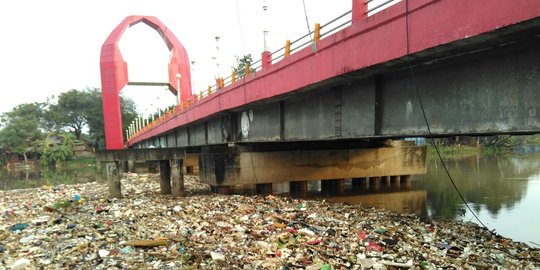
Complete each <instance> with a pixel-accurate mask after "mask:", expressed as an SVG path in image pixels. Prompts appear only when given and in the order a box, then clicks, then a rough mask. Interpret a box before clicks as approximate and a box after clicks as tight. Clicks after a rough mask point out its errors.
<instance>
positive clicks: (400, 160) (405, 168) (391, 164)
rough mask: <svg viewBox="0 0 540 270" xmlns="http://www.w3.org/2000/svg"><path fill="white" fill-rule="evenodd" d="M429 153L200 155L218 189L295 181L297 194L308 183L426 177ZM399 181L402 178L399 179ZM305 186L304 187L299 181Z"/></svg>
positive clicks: (251, 150) (217, 150) (253, 151)
mask: <svg viewBox="0 0 540 270" xmlns="http://www.w3.org/2000/svg"><path fill="white" fill-rule="evenodd" d="M425 158H426V148H425V147H419V146H415V145H414V143H409V142H398V141H396V142H393V143H389V144H385V145H384V146H382V147H376V146H374V147H373V148H354V149H341V148H335V149H300V150H299V149H293V150H279V151H271V150H268V149H261V148H258V147H251V146H249V147H247V146H233V147H228V146H223V147H213V148H210V147H208V148H204V149H203V150H202V152H201V155H200V180H201V182H203V183H207V184H209V185H211V186H213V187H215V188H214V190H219V188H218V187H225V186H234V185H249V184H256V185H257V191H258V192H259V193H269V192H271V190H272V189H271V184H273V183H282V182H290V183H291V184H290V187H291V188H290V191H291V192H298V191H300V192H302V191H303V190H306V189H307V182H306V181H305V180H303V179H323V181H321V188H322V190H323V191H329V190H332V191H334V192H335V191H343V190H344V188H345V180H344V179H351V178H352V179H354V180H353V185H362V183H363V185H367V186H373V187H375V188H376V187H380V185H381V183H382V182H383V180H382V179H384V182H385V183H388V182H389V181H391V179H392V177H393V178H395V179H397V180H395V182H394V183H395V185H399V183H400V177H399V175H414V174H425V173H426V162H425V161H426V159H425ZM396 176H397V177H396ZM297 181H300V182H297Z"/></svg>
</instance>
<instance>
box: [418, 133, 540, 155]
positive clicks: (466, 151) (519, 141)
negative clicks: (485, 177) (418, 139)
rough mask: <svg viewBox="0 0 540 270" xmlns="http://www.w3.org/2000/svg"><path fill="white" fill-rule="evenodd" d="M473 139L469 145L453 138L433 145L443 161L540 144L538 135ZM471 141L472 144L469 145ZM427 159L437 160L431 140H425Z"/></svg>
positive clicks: (437, 141)
mask: <svg viewBox="0 0 540 270" xmlns="http://www.w3.org/2000/svg"><path fill="white" fill-rule="evenodd" d="M468 138H473V139H472V140H469V143H465V144H462V143H460V142H459V140H458V142H456V139H455V138H443V139H440V138H439V139H435V140H434V141H435V144H436V145H437V148H438V150H439V152H440V154H441V156H442V157H443V159H462V158H466V157H469V156H473V155H494V154H501V153H509V152H511V151H513V150H514V149H515V147H517V146H519V145H525V144H540V135H532V136H531V135H529V136H510V135H495V136H484V137H468ZM470 141H473V143H470ZM426 144H427V159H428V160H434V159H439V157H438V156H437V152H436V150H435V147H434V146H433V143H432V141H431V140H427V143H426Z"/></svg>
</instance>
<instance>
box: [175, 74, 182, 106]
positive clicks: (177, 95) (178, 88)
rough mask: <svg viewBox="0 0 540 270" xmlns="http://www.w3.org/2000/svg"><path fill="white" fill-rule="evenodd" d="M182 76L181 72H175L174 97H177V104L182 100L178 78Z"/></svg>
mask: <svg viewBox="0 0 540 270" xmlns="http://www.w3.org/2000/svg"><path fill="white" fill-rule="evenodd" d="M181 77H182V74H180V73H176V91H177V92H176V98H177V99H178V104H180V102H182V99H181V95H182V94H181V91H180V78H181Z"/></svg>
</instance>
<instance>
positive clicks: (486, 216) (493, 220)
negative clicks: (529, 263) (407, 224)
mask: <svg viewBox="0 0 540 270" xmlns="http://www.w3.org/2000/svg"><path fill="white" fill-rule="evenodd" d="M446 163H447V166H448V169H449V171H450V174H451V175H452V178H453V179H454V182H455V184H456V186H457V187H458V188H459V191H460V192H461V194H462V195H463V197H464V198H465V199H466V200H467V203H468V204H469V206H471V208H472V209H473V210H474V211H475V212H476V214H477V215H478V216H479V218H480V219H481V220H482V222H483V223H484V224H486V225H487V226H488V228H489V229H495V230H496V231H497V233H499V234H501V235H503V236H505V237H510V238H512V239H514V240H517V241H522V242H525V243H529V242H530V241H533V242H536V243H540V233H538V231H537V230H538V228H537V227H538V224H540V215H538V210H537V209H538V206H540V153H535V154H513V155H498V156H485V157H479V156H472V157H469V158H465V159H460V160H450V161H446ZM288 188H289V186H288V184H287V183H284V184H279V185H274V190H273V191H274V193H286V194H288V193H289V189H288ZM308 191H309V193H308V194H306V196H300V197H302V198H306V199H325V200H327V201H334V202H344V203H349V204H361V205H363V206H367V207H380V208H386V209H390V210H394V211H398V212H401V211H407V212H412V213H416V214H418V215H421V216H422V215H428V216H431V217H434V218H437V217H442V218H447V219H457V220H464V221H473V222H476V220H475V219H474V217H473V216H472V214H471V213H470V212H468V211H466V210H465V209H466V208H465V205H464V204H463V201H462V200H461V198H460V197H459V195H458V193H457V192H456V191H455V189H454V187H453V186H452V183H451V182H450V180H449V179H448V176H447V175H446V173H445V171H444V168H443V167H442V166H441V164H440V161H438V160H435V161H430V162H428V172H427V174H426V175H417V176H414V177H413V179H412V182H411V184H410V185H405V184H404V183H401V185H400V186H399V187H398V186H397V185H393V183H392V184H390V185H388V184H387V183H385V181H382V182H381V184H377V185H374V184H373V183H369V182H364V184H363V185H360V186H358V185H356V186H355V185H353V184H352V183H351V181H350V180H349V181H345V188H344V189H343V190H342V191H339V190H338V191H336V190H335V191H334V192H331V193H327V194H324V193H322V192H321V182H320V181H309V182H308ZM296 197H298V196H296Z"/></svg>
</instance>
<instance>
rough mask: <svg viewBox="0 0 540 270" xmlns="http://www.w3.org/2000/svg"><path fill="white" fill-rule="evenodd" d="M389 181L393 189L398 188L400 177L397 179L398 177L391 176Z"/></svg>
mask: <svg viewBox="0 0 540 270" xmlns="http://www.w3.org/2000/svg"><path fill="white" fill-rule="evenodd" d="M391 179H392V183H393V184H394V186H395V187H399V186H400V181H401V177H399V175H393V176H392V178H391Z"/></svg>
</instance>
